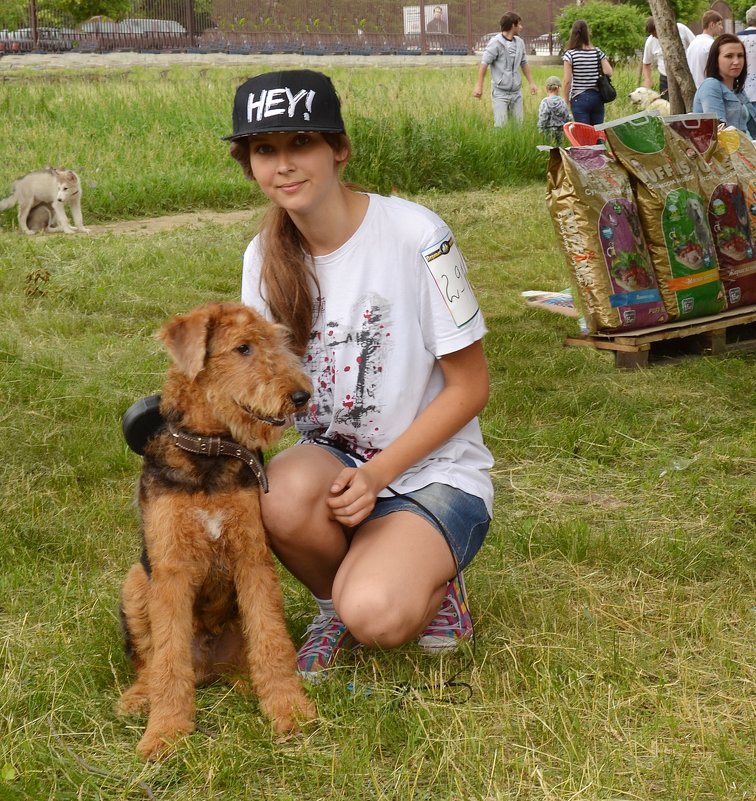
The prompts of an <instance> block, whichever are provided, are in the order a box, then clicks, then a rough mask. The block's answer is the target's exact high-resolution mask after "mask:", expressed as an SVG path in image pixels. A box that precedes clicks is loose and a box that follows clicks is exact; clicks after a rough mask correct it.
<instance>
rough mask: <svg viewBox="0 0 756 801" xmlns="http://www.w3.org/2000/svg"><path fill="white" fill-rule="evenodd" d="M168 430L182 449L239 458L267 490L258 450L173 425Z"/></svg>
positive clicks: (263, 488) (265, 490)
mask: <svg viewBox="0 0 756 801" xmlns="http://www.w3.org/2000/svg"><path fill="white" fill-rule="evenodd" d="M168 430H169V432H170V434H171V436H172V437H173V444H174V445H176V446H177V447H179V448H181V450H183V451H189V453H199V454H201V455H202V456H233V457H234V458H235V459H240V460H241V461H242V462H244V464H246V465H247V467H249V468H250V470H252V472H253V473H254V474H255V478H256V479H257V483H258V484H259V485H260V487H261V489H262V491H263V492H267V491H268V477H267V476H266V475H265V467H264V465H263V462H262V458H261V455H260V452H259V451H257V452H255V451H251V450H250V449H249V448H245V447H244V446H243V445H239V443H238V442H234V441H233V440H232V439H221V438H220V437H202V436H200V435H199V434H189V433H187V432H186V431H180V430H178V429H175V428H173V427H169V429H168Z"/></svg>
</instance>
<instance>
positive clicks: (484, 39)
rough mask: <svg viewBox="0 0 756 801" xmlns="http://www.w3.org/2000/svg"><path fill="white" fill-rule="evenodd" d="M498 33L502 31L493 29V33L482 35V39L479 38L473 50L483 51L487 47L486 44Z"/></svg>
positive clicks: (476, 51)
mask: <svg viewBox="0 0 756 801" xmlns="http://www.w3.org/2000/svg"><path fill="white" fill-rule="evenodd" d="M498 33H501V31H493V33H484V34H483V36H481V37H480V39H478V41H477V42H475V45H474V46H473V51H474V52H475V53H482V52H483V51H484V50H485V49H486V45H487V44H488V43H489V42H490V41H491V39H493V38H494V36H496V35H497V34H498Z"/></svg>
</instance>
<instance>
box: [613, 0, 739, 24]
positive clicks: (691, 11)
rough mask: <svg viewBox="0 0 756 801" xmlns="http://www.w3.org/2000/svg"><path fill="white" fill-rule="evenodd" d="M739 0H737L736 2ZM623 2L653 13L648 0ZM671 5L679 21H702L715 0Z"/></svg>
mask: <svg viewBox="0 0 756 801" xmlns="http://www.w3.org/2000/svg"><path fill="white" fill-rule="evenodd" d="M737 1H738V0H735V2H737ZM623 2H624V3H625V4H626V5H630V6H635V7H636V8H639V9H640V10H641V11H642V12H643V15H644V16H646V17H648V16H649V15H650V14H652V11H651V7H650V3H649V1H648V0H623ZM742 3H743V4H744V5H745V8H748V7H749V6H751V5H753V0H742ZM669 5H670V6H671V7H672V13H673V16H674V17H675V19H676V20H677V21H678V22H684V23H690V22H700V21H701V17H702V16H703V13H704V11H706V10H707V9H709V8H710V7H711V6H712V5H713V0H670V3H669ZM730 7H731V8H733V9H734V7H735V6H734V4H733V3H732V2H731V3H730Z"/></svg>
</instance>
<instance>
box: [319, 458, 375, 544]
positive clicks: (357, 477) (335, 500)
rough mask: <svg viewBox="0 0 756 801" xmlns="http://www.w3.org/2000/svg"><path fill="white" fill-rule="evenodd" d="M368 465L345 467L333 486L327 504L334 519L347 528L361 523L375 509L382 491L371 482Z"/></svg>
mask: <svg viewBox="0 0 756 801" xmlns="http://www.w3.org/2000/svg"><path fill="white" fill-rule="evenodd" d="M366 468H367V465H365V466H363V467H345V468H344V469H343V470H342V471H341V472H340V473H339V474H338V476H336V479H335V480H334V482H333V484H331V495H330V497H329V498H328V499H327V501H326V503H327V504H328V506H329V508H330V509H331V516H332V517H333V519H334V520H335V521H336V522H337V523H340V524H341V525H342V526H345V527H346V528H353V527H354V526H356V525H357V524H358V523H361V522H362V521H363V520H364V519H365V518H366V517H367V516H368V515H369V514H370V513H371V512H372V511H373V508H374V507H375V499H376V497H377V496H378V493H379V492H380V490H381V489H382V487H380V486H376V485H375V483H374V482H373V481H372V480H371V475H370V471H369V470H368V469H366Z"/></svg>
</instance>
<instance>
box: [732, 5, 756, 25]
mask: <svg viewBox="0 0 756 801" xmlns="http://www.w3.org/2000/svg"><path fill="white" fill-rule="evenodd" d="M753 4H754V0H730V8H731V9H732V16H733V17H734V18H735V19H738V20H740V21H741V22H742V23H743V24H744V25H745V15H746V11H748V9H749V8H750V7H751V6H752V5H753Z"/></svg>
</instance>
